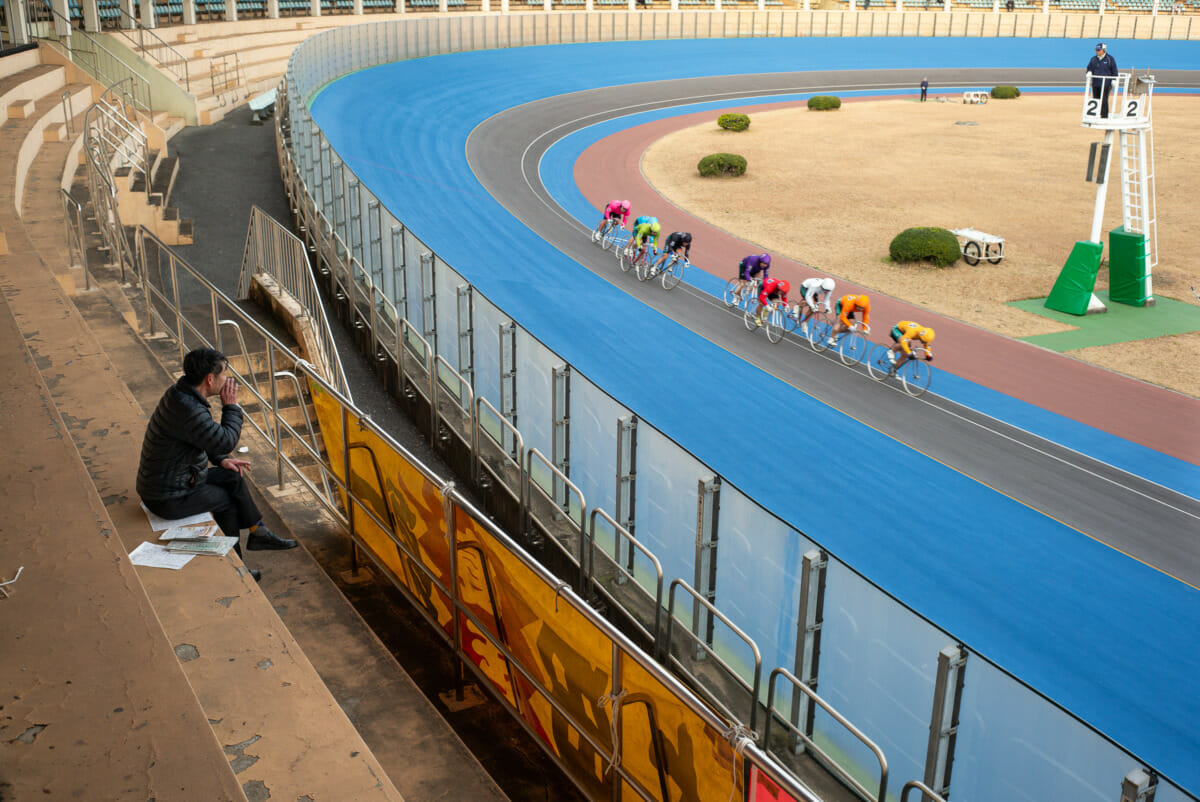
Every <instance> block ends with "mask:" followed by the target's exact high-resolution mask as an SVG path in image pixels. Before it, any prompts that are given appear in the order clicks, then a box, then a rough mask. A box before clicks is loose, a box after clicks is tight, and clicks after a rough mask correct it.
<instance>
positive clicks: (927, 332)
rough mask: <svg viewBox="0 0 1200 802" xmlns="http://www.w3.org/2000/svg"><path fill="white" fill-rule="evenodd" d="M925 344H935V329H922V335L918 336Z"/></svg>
mask: <svg viewBox="0 0 1200 802" xmlns="http://www.w3.org/2000/svg"><path fill="white" fill-rule="evenodd" d="M917 336H918V337H920V338H921V342H923V343H926V344H928V343H931V342H933V329H921V333H920V334H918V335H917Z"/></svg>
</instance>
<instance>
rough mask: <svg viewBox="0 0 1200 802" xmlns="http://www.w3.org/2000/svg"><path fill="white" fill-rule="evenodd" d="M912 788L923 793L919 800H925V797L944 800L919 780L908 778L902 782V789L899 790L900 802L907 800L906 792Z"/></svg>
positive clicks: (938, 800)
mask: <svg viewBox="0 0 1200 802" xmlns="http://www.w3.org/2000/svg"><path fill="white" fill-rule="evenodd" d="M914 788H915V789H916V790H918V791H920V792H921V793H923V794H924V795H925V796H923V797H921V802H925V799H926V797H928V798H929V799H932V800H933V802H946V800H945V799H944V798H942V797H941V796H940V795H939V794H937V793H935V792H934V791H933V789H931V788H930V787H929V786H928V785H926V784H925V783H923V782H921V781H920V780H909V781H908V782H906V783H905V784H904V790H903V791H901V792H900V802H908V792H909V791H911V790H913V789H914Z"/></svg>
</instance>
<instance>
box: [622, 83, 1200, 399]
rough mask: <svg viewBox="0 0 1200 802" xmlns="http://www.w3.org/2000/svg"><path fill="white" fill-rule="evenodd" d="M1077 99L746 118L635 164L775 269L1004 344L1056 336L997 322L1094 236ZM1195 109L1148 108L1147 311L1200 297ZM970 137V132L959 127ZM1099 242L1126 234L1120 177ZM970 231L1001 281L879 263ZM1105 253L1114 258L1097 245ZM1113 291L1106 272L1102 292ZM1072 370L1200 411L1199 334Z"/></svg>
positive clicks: (959, 268) (1033, 325) (1180, 102)
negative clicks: (743, 162) (719, 161)
mask: <svg viewBox="0 0 1200 802" xmlns="http://www.w3.org/2000/svg"><path fill="white" fill-rule="evenodd" d="M1079 111H1080V108H1079V99H1078V98H1077V97H1075V96H1069V97H1068V96H1061V95H1028V94H1027V95H1025V96H1023V97H1021V98H1020V99H1019V100H1015V101H992V102H991V103H988V104H987V105H983V106H964V105H962V104H961V103H959V102H951V103H937V102H933V101H932V100H931V102H927V103H924V104H922V103H918V102H915V101H914V100H911V99H897V100H871V101H864V102H849V103H843V105H842V108H841V110H839V111H836V112H809V111H808V110H807V109H806V108H803V107H799V108H795V109H784V110H778V111H771V112H764V113H761V114H755V113H754V112H753V110H751V111H750V115H751V119H752V124H751V126H750V128H749V129H748V130H747V131H744V132H740V133H735V132H730V131H723V130H721V129H720V128H718V127H717V126H716V117H717V113H714V114H713V123H712V124H711V125H703V126H698V127H695V128H690V129H685V130H681V131H677V132H675V133H673V134H671V135H669V136H667V137H664V138H663V139H661V140H659V141H658V142H656V143H655V144H654V145H653V146H652V147H651V148H650V149H649V150H647V151H646V153H645V154H644V156H643V158H642V171H643V173H644V174H645V176H646V178H647V179H648V180H649V181H650V183H651V184H652V185H653V186H654V187H655V189H657V190H658V191H659V192H660V193H661V194H662V195H664V196H665V197H666V198H668V199H669V200H670V201H672V202H673V203H675V204H676V205H678V206H680V207H683V208H686V209H687V210H688V211H690V212H692V213H693V214H695V215H697V216H699V217H702V218H704V219H705V220H708V221H709V222H711V223H712V224H714V225H716V226H719V227H721V228H723V229H725V230H727V231H736V232H738V234H739V235H740V236H742V237H744V238H745V239H748V240H750V241H753V242H756V243H759V244H760V245H762V246H763V247H764V248H766V249H768V250H770V251H773V252H775V253H781V254H784V255H786V256H788V257H790V258H793V259H796V260H799V261H802V262H805V263H807V264H809V265H812V266H813V267H814V268H816V269H818V270H821V271H824V272H827V273H830V274H832V275H834V276H837V277H843V278H846V279H849V280H851V281H854V282H856V283H858V284H862V285H864V286H866V287H870V288H872V289H874V290H877V291H880V292H883V293H886V294H888V295H892V296H894V297H897V298H902V299H904V300H906V301H910V302H912V303H916V304H920V305H921V306H924V307H927V308H929V309H932V310H935V311H937V312H939V313H941V314H944V315H947V316H950V317H954V318H957V319H959V320H963V321H966V322H968V323H972V324H975V325H977V326H981V327H983V328H986V329H989V330H992V331H996V332H999V333H1001V334H1005V335H1008V336H1012V337H1023V336H1028V335H1032V334H1042V333H1046V332H1052V331H1061V330H1064V329H1066V328H1069V327H1067V326H1064V325H1062V324H1059V323H1056V322H1054V321H1052V320H1049V319H1048V318H1043V317H1040V316H1038V315H1033V314H1030V313H1026V312H1022V311H1019V310H1016V309H1014V308H1012V307H1009V306H1006V303H1007V302H1009V301H1014V300H1020V299H1025V298H1036V297H1044V296H1045V295H1046V294H1047V293H1048V292H1049V291H1050V288H1051V287H1052V286H1053V284H1054V280H1055V278H1056V277H1057V276H1058V272H1059V270H1060V269H1061V268H1062V264H1063V262H1064V261H1065V260H1066V258H1067V255H1068V254H1069V253H1070V250H1071V246H1072V244H1073V243H1074V242H1075V241H1076V240H1083V239H1087V238H1088V237H1089V235H1090V232H1091V220H1092V209H1093V204H1094V201H1095V192H1096V185H1095V184H1089V183H1086V182H1085V181H1084V172H1085V169H1086V166H1087V153H1088V144H1089V143H1090V142H1093V141H1098V140H1099V139H1101V138H1102V135H1101V134H1100V133H1098V132H1094V131H1090V130H1087V129H1083V128H1080V127H1079V124H1078V121H1079ZM1196 119H1200V98H1198V97H1194V96H1170V95H1159V96H1157V97H1155V98H1154V131H1155V138H1154V144H1155V154H1154V157H1155V162H1156V164H1155V172H1156V179H1157V185H1158V186H1157V201H1158V206H1157V212H1158V246H1159V265H1158V267H1156V268H1155V271H1154V292H1155V295H1156V296H1160V297H1164V296H1165V297H1170V298H1175V299H1179V300H1187V301H1191V302H1194V300H1195V299H1194V298H1193V297H1192V295H1191V292H1190V289H1189V287H1190V286H1191V285H1196V286H1197V287H1200V256H1198V253H1200V251H1198V249H1197V243H1198V242H1200V204H1198V203H1197V199H1200V171H1197V170H1196V169H1195V165H1196V164H1200V141H1198V140H1197V138H1196V137H1195V136H1194V129H1195V122H1194V121H1195V120H1196ZM960 121H970V122H975V123H977V124H976V125H969V126H968V125H958V124H957V123H958V122H960ZM717 151H731V152H736V153H740V154H742V155H743V156H745V157H746V159H747V161H748V163H749V170H748V171H747V173H746V175H745V176H743V177H742V178H739V179H732V180H730V179H727V180H711V179H701V178H700V177H699V175H698V174H697V173H696V162H697V161H698V160H699V159H700V157H701V156H704V155H706V154H708V153H713V152H717ZM1113 169H1114V174H1113V176H1112V180H1111V186H1110V189H1109V194H1108V202H1107V207H1106V210H1105V216H1104V226H1103V230H1104V232H1106V233H1105V235H1104V236H1105V240H1106V241H1107V232H1108V231H1109V230H1111V229H1113V228H1116V227H1117V226H1119V225H1120V224H1121V197H1120V184H1119V181H1118V180H1117V178H1116V164H1115V163H1114V168H1113ZM922 225H928V226H942V227H945V228H962V227H968V226H970V227H974V228H976V229H979V230H981V231H986V232H988V233H992V234H998V235H1000V236H1003V237H1004V238H1005V240H1006V243H1005V253H1006V255H1005V258H1004V260H1003V261H1002V262H1001V263H1000V264H999V265H990V264H988V263H987V262H981V263H980V264H979V265H978V266H975V267H971V266H968V265H967V264H966V263H965V262H959V263H958V264H957V265H956V266H954V267H951V268H947V269H943V270H939V269H936V268H932V267H916V266H910V265H894V264H890V263H888V262H887V261H886V259H887V255H888V253H887V251H888V243H889V242H890V241H891V239H892V237H894V236H895V235H896V234H897V233H899V232H900V231H901V230H903V229H905V228H908V227H910V226H922ZM1106 245H1107V242H1106ZM1106 286H1107V274H1106V273H1105V272H1104V271H1102V272H1101V277H1100V281H1099V282H1098V283H1097V287H1098V288H1099V289H1104V288H1105V287H1106ZM1071 355H1072V356H1074V357H1077V358H1079V359H1083V360H1085V361H1088V362H1093V363H1095V364H1098V365H1103V366H1105V367H1108V368H1110V369H1112V370H1116V371H1120V372H1122V373H1127V374H1129V375H1132V376H1136V377H1138V378H1141V379H1144V380H1146V381H1150V382H1154V383H1156V384H1160V385H1163V386H1166V387H1171V388H1173V389H1176V390H1179V391H1181V392H1185V393H1188V394H1189V395H1193V396H1198V397H1200V334H1188V335H1178V336H1173V337H1161V338H1157V339H1155V340H1151V341H1143V342H1134V343H1124V344H1119V345H1111V346H1103V347H1096V348H1087V349H1081V350H1079V351H1074V352H1071Z"/></svg>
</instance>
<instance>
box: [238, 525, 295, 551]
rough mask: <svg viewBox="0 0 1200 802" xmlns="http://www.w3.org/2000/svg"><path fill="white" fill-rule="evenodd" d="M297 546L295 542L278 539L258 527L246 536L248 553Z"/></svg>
mask: <svg viewBox="0 0 1200 802" xmlns="http://www.w3.org/2000/svg"><path fill="white" fill-rule="evenodd" d="M298 545H299V544H298V543H297V542H296V541H294V540H288V539H287V538H284V537H280V536H279V535H277V534H275V533H274V532H272V531H271V530H270V529H267V527H265V526H260V527H258V528H257V529H255V530H254V531H253V532H251V533H250V534H248V535H246V548H248V549H250V551H274V550H282V549H294V548H296V546H298Z"/></svg>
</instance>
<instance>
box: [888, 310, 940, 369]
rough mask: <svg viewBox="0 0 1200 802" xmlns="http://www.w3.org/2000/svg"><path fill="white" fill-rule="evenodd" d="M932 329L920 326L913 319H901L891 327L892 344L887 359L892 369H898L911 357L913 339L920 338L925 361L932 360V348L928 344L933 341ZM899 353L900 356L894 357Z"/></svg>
mask: <svg viewBox="0 0 1200 802" xmlns="http://www.w3.org/2000/svg"><path fill="white" fill-rule="evenodd" d="M934 336H935V335H934V333H933V329H931V328H928V327H926V326H922V325H921V324H920V323H917V322H916V321H913V320H901V321H900V322H899V323H897V324H896V325H895V326H893V327H892V346H891V350H889V351H888V361H889V362H891V363H892V370H893V371H896V370H899V369H900V367H901V366H902V365H903V364H904V363H905V362H907V361H908V360H910V359H912V355H913V353H912V345H910V343H911V342H912V341H913V340H920V341H921V347H922V348H924V349H925V361H926V362H932V361H933V349H932V348H930V347H929V344H930V343H931V342H933V338H934ZM897 353H899V354H900V358H899V359H896V354H897Z"/></svg>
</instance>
